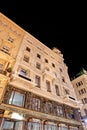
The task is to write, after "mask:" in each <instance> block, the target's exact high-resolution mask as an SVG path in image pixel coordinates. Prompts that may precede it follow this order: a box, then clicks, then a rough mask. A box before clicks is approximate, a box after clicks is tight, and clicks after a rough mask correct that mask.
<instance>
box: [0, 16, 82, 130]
mask: <svg viewBox="0 0 87 130" xmlns="http://www.w3.org/2000/svg"><path fill="white" fill-rule="evenodd" d="M0 20H1V21H0V38H1V42H0V59H1V60H0V66H1V73H0V90H1V93H0V94H1V95H0V127H1V130H8V129H9V130H82V124H81V121H80V115H79V106H78V102H77V100H76V96H75V93H74V89H73V86H72V84H71V82H70V79H69V76H68V68H67V66H66V64H65V63H64V58H63V54H61V51H59V50H58V49H57V48H55V47H54V48H53V49H50V48H48V47H47V46H45V45H44V44H43V43H41V42H40V41H39V40H37V39H36V38H35V37H33V36H32V35H31V34H29V33H28V32H26V31H24V30H23V29H21V28H20V27H18V26H17V25H16V24H15V23H13V22H11V21H10V20H9V19H8V18H6V17H5V16H4V15H2V14H0ZM4 25H5V27H4ZM4 28H5V29H4ZM5 30H6V31H5ZM4 32H5V33H6V34H5V33H4ZM2 33H3V34H4V35H3V34H2ZM8 34H9V38H10V39H11V40H12V42H11V41H9V40H8V39H9V38H8ZM5 35H6V36H5ZM14 39H15V40H14ZM3 41H5V43H6V47H5V50H4V51H3V49H2V44H3ZM7 43H9V45H8V44H7ZM10 44H11V45H12V46H13V49H12V51H11V52H10V51H8V50H9V49H8V48H9V46H10ZM3 45H4V44H3ZM9 53H10V54H9ZM1 54H2V55H1ZM6 56H8V57H9V60H8V57H7V58H5V57H6ZM3 60H4V61H3ZM2 61H3V62H2ZM7 62H9V66H8V64H6V63H7ZM3 65H4V66H3ZM6 65H7V67H6ZM8 67H11V68H12V71H11V73H10V75H4V74H3V73H2V71H5V70H6V69H7V68H8ZM6 74H7V73H6Z"/></svg>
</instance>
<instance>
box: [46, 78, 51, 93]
mask: <svg viewBox="0 0 87 130" xmlns="http://www.w3.org/2000/svg"><path fill="white" fill-rule="evenodd" d="M46 86H47V91H48V92H51V88H50V82H49V81H48V80H46Z"/></svg>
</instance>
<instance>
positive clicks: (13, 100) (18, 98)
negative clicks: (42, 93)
mask: <svg viewBox="0 0 87 130" xmlns="http://www.w3.org/2000/svg"><path fill="white" fill-rule="evenodd" d="M24 97H25V96H24V94H21V93H18V92H16V91H13V92H12V93H11V96H10V99H9V104H13V105H16V106H24Z"/></svg>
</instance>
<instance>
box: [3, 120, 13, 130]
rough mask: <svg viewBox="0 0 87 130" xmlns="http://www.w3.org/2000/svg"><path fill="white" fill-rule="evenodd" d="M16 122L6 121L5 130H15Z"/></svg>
mask: <svg viewBox="0 0 87 130" xmlns="http://www.w3.org/2000/svg"><path fill="white" fill-rule="evenodd" d="M13 126H14V122H12V121H11V122H10V121H5V122H4V126H3V130H13Z"/></svg>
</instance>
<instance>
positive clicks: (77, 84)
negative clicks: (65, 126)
mask: <svg viewBox="0 0 87 130" xmlns="http://www.w3.org/2000/svg"><path fill="white" fill-rule="evenodd" d="M72 84H73V87H74V89H75V92H76V96H77V100H79V101H80V102H81V103H82V104H83V105H82V107H81V108H80V110H81V119H82V122H83V125H84V129H87V71H86V70H84V69H82V70H81V71H80V72H79V73H78V74H77V75H76V77H75V78H74V79H73V80H72ZM85 127H86V128H85Z"/></svg>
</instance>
